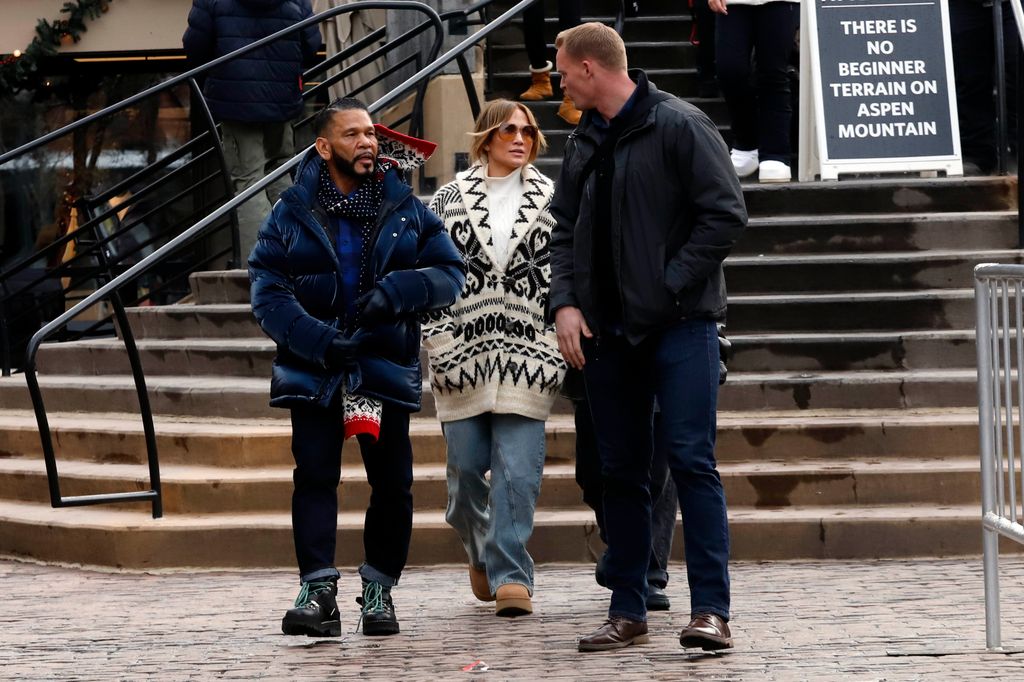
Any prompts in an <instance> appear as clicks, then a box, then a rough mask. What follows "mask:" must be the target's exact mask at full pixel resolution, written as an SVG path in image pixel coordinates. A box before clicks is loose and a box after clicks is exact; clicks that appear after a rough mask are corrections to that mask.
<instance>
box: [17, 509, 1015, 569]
mask: <svg viewBox="0 0 1024 682" xmlns="http://www.w3.org/2000/svg"><path fill="white" fill-rule="evenodd" d="M140 506H141V505H140ZM978 514H979V507H978V505H976V504H967V505H942V506H939V507H936V506H934V505H899V506H879V507H862V506H846V507H844V506H835V507H816V506H806V507H787V508H769V509H757V508H753V507H738V506H733V507H732V508H731V509H730V511H729V525H730V534H731V556H732V558H733V559H734V560H768V559H801V558H814V559H828V558H832V559H845V558H865V559H866V558H886V557H909V556H952V555H965V554H978V553H980V551H981V533H980V532H979V531H978ZM363 516H364V515H363V513H362V512H343V513H340V514H339V515H338V546H337V555H336V560H337V563H338V565H339V566H353V565H357V564H359V563H361V562H362V561H363V548H362V526H363ZM676 536H677V537H676V542H675V544H674V547H673V554H674V557H675V558H676V559H677V560H678V559H679V558H680V557H681V554H682V542H681V541H680V540H679V529H678V528H677V531H676ZM1014 549H1015V550H1016V551H1024V548H1022V547H1021V546H1019V545H1018V546H1017V547H1015V548H1014ZM529 550H530V553H531V555H532V556H533V558H534V559H535V560H536V561H537V562H538V563H548V562H590V561H593V557H594V556H595V555H596V554H597V553H598V552H600V551H601V545H600V541H599V540H598V539H597V533H596V532H595V528H594V520H593V514H592V513H590V512H589V511H584V510H546V509H545V510H539V511H538V512H537V515H536V519H535V528H534V533H533V537H532V538H531V540H530V543H529ZM0 553H3V554H7V555H14V556H19V557H23V558H26V559H30V560H36V561H51V562H52V561H58V562H64V563H79V564H88V565H99V566H109V567H117V568H132V569H152V568H173V567H185V566H191V567H203V568H227V567H245V568H270V567H274V568H285V567H293V564H294V561H295V557H294V546H293V540H292V531H291V519H290V515H289V514H286V513H277V514H272V513H263V514H259V513H249V514H207V515H189V516H166V517H164V518H161V519H152V518H150V516H149V513H148V511H119V510H110V509H102V508H87V507H83V508H76V509H75V510H73V511H71V510H67V509H51V508H50V507H49V506H47V505H43V504H33V503H27V502H13V501H0ZM464 562H465V550H464V549H463V548H462V546H461V543H460V542H459V540H458V538H457V536H456V534H455V533H454V531H452V529H451V528H449V527H448V526H447V524H446V523H445V522H444V513H443V512H440V511H436V512H419V513H417V514H416V515H415V517H414V521H413V533H412V542H411V546H410V550H409V564H410V565H433V564H438V563H464Z"/></svg>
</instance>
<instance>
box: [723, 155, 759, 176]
mask: <svg viewBox="0 0 1024 682" xmlns="http://www.w3.org/2000/svg"><path fill="white" fill-rule="evenodd" d="M729 158H731V159H732V167H733V168H735V169H736V175H738V176H740V177H741V178H745V177H747V176H748V175H753V174H754V171H756V170H757V150H756V149H752V150H750V151H749V152H745V151H743V150H742V149H733V150H732V151H731V152H729Z"/></svg>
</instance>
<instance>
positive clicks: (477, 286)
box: [423, 100, 565, 616]
mask: <svg viewBox="0 0 1024 682" xmlns="http://www.w3.org/2000/svg"><path fill="white" fill-rule="evenodd" d="M472 136H473V144H472V147H471V150H470V156H471V158H472V159H473V162H474V165H473V166H472V167H470V168H469V169H468V170H466V171H464V172H462V173H459V174H458V175H457V176H456V179H455V180H454V181H452V182H450V183H448V184H447V185H445V186H444V187H442V188H441V189H439V190H438V191H437V194H435V195H434V199H433V201H431V204H430V208H431V209H432V210H433V211H434V212H435V213H437V215H439V216H440V217H441V219H442V220H443V221H444V224H445V227H446V229H447V230H448V232H449V234H451V237H452V239H453V240H454V242H455V245H456V247H458V248H459V250H461V251H462V253H463V256H464V257H465V259H466V265H467V266H468V268H469V275H468V276H467V278H466V286H465V287H464V288H463V290H462V295H461V297H460V298H459V299H458V300H457V301H456V302H455V303H454V304H453V305H452V306H451V307H450V308H448V309H446V310H443V311H440V312H437V313H432V314H431V316H430V318H429V319H428V320H427V322H426V324H424V327H423V337H424V338H423V347H424V348H425V349H426V350H427V352H428V354H429V358H430V374H431V382H430V383H431V389H432V390H433V393H434V401H435V403H436V405H437V414H438V418H439V419H440V420H441V425H442V427H443V430H444V436H445V440H446V441H447V444H448V511H447V514H446V517H445V518H446V519H447V521H448V523H449V524H450V525H451V526H452V527H453V528H455V530H456V531H457V532H458V534H459V537H460V538H462V542H463V544H464V545H465V547H466V553H467V554H468V555H469V576H470V584H471V586H472V588H473V594H474V595H475V596H476V597H477V598H478V599H480V600H481V601H495V602H496V604H495V607H496V608H495V612H496V613H497V615H499V616H518V615H522V614H526V613H532V611H533V607H532V604H531V601H530V598H531V596H532V594H533V560H532V559H531V558H530V555H529V553H527V551H526V542H527V540H529V538H530V534H531V533H532V532H533V512H534V508H535V507H536V504H537V495H538V494H539V493H540V480H541V472H542V470H543V467H544V446H545V439H544V422H545V420H547V418H548V415H549V414H550V412H551V405H552V403H553V402H554V400H555V398H556V397H557V395H558V389H559V386H560V385H561V383H562V378H563V375H564V371H565V364H564V362H563V361H562V356H561V354H560V353H559V352H558V341H557V338H556V337H555V332H554V327H552V326H550V325H548V324H547V323H546V322H545V319H544V311H545V307H546V305H547V298H548V286H549V282H550V275H551V266H550V262H549V256H548V242H549V240H550V238H551V229H552V227H554V219H553V218H552V217H551V214H550V213H549V212H548V204H549V203H550V202H551V196H552V194H553V192H554V183H552V181H551V180H550V179H549V178H547V177H545V176H544V175H542V174H541V173H540V171H538V170H537V169H536V168H535V167H534V166H533V165H531V162H532V161H533V160H534V159H535V158H536V157H537V154H538V152H539V151H540V150H541V149H543V147H544V145H545V142H544V136H543V135H542V134H541V132H540V130H539V129H538V128H537V122H536V120H535V119H534V117H533V114H532V113H530V110H529V109H527V108H526V106H524V105H522V104H519V103H517V102H511V101H509V100H495V101H493V102H490V103H488V104H487V105H486V106H485V107H484V110H483V111H482V112H481V113H480V116H479V118H478V119H477V121H476V127H475V131H474V132H473V133H472ZM487 471H490V472H491V479H490V484H488V482H487V480H486V479H485V478H484V475H485V474H486V473H487Z"/></svg>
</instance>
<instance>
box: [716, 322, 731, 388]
mask: <svg viewBox="0 0 1024 682" xmlns="http://www.w3.org/2000/svg"><path fill="white" fill-rule="evenodd" d="M731 357H732V341H730V340H729V339H727V338H725V334H723V333H722V328H721V327H719V328H718V385H719V386H721V385H722V384H724V383H725V379H726V377H728V376H729V368H728V367H727V365H728V364H729V358H731Z"/></svg>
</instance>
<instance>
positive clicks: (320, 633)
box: [281, 620, 341, 637]
mask: <svg viewBox="0 0 1024 682" xmlns="http://www.w3.org/2000/svg"><path fill="white" fill-rule="evenodd" d="M281 632H283V633H284V634H286V635H288V636H289V637H295V636H301V635H305V636H306V637H341V621H338V620H329V621H326V622H324V623H321V624H320V625H319V626H318V627H314V626H312V625H305V624H302V623H287V622H283V621H282V623H281Z"/></svg>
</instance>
